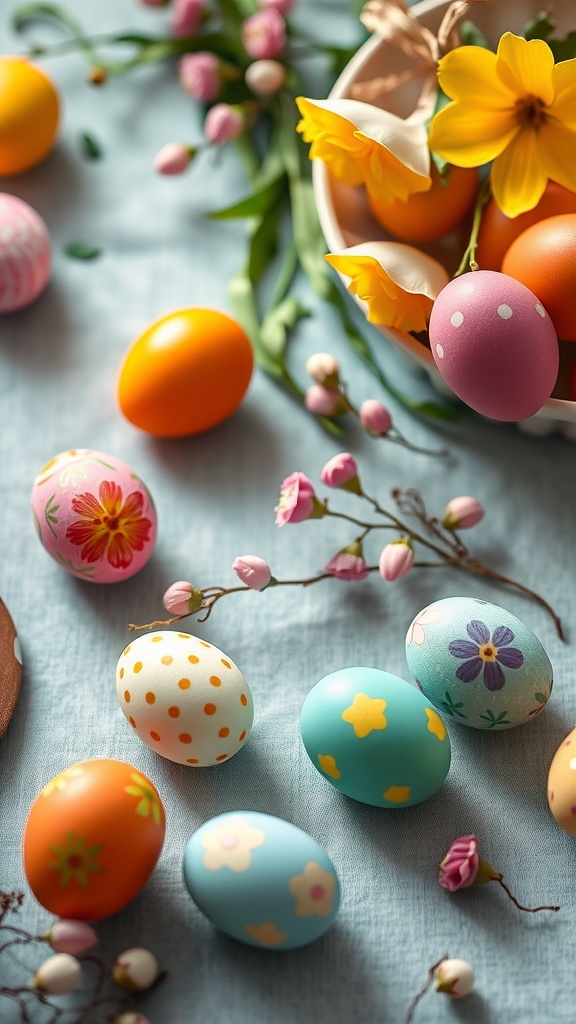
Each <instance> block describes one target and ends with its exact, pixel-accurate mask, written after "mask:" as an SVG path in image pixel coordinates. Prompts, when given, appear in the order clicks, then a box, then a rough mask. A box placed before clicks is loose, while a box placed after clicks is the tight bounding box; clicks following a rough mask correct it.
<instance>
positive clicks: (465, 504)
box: [442, 495, 484, 530]
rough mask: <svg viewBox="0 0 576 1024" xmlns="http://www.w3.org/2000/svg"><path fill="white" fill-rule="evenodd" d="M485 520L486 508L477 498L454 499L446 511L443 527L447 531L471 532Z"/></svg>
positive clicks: (443, 517)
mask: <svg viewBox="0 0 576 1024" xmlns="http://www.w3.org/2000/svg"><path fill="white" fill-rule="evenodd" d="M483 518H484V507H483V506H482V505H481V504H480V502H479V501H477V500H476V498H470V497H469V496H467V495H466V496H463V497H461V498H452V501H449V502H448V504H447V505H446V508H445V510H444V515H443V516H442V526H444V527H445V528H446V529H447V530H469V529H470V527H471V526H476V523H479V522H480V520H481V519H483Z"/></svg>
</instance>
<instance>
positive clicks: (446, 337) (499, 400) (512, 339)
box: [429, 270, 559, 420]
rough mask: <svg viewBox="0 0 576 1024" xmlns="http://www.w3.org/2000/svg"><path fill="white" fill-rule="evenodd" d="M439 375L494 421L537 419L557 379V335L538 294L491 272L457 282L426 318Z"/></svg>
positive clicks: (442, 294) (479, 272) (472, 274)
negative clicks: (427, 318) (536, 414)
mask: <svg viewBox="0 0 576 1024" xmlns="http://www.w3.org/2000/svg"><path fill="white" fill-rule="evenodd" d="M429 335H430V349H431V351H432V355H433V357H434V361H435V363H436V366H437V368H438V370H439V371H440V373H441V375H442V377H443V378H444V380H445V381H446V383H447V384H448V386H449V387H450V388H451V389H452V391H453V392H454V393H455V394H456V395H457V396H458V398H460V399H462V401H463V402H465V403H466V405H469V406H470V408H471V409H474V410H475V411H476V412H479V413H481V414H482V415H483V416H488V417H490V418H491V419H495V420H523V419H528V418H529V417H530V416H533V415H535V413H537V412H538V410H539V409H541V408H542V406H543V405H544V403H545V402H546V401H547V399H548V398H549V397H550V395H551V393H552V390H553V388H554V385H555V383H556V378H557V376H558V363H559V350H558V338H557V336H556V331H555V330H554V326H553V324H552V321H551V319H550V317H549V316H548V313H547V312H546V310H545V309H544V306H543V305H542V303H541V302H540V301H539V299H538V298H537V296H536V295H534V293H533V292H531V291H530V290H529V289H528V288H526V286H525V285H523V284H521V282H520V281H516V280H515V279H514V278H512V277H508V275H507V274H500V273H497V272H496V271H494V270H476V271H471V272H470V273H468V274H462V275H461V276H460V277H456V278H454V279H453V280H452V281H450V283H449V284H447V285H446V287H445V288H443V289H442V291H441V292H440V293H439V295H438V297H437V299H436V301H435V302H434V305H433V307H432V313H431V316H430V326H429Z"/></svg>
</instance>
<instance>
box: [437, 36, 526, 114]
mask: <svg viewBox="0 0 576 1024" xmlns="http://www.w3.org/2000/svg"><path fill="white" fill-rule="evenodd" d="M438 82H439V84H440V87H441V89H442V90H443V92H445V93H446V95H447V96H449V97H450V99H452V100H460V101H461V102H462V103H466V105H467V106H470V107H475V108H476V107H478V108H479V109H481V110H485V109H486V105H489V107H490V108H493V109H498V108H499V107H508V106H510V104H511V103H514V100H515V96H514V93H513V92H511V91H510V89H508V88H507V87H506V86H505V85H504V83H503V82H502V81H501V80H500V78H499V77H498V74H497V71H496V54H495V53H492V51H491V50H485V49H484V47H482V46H458V47H456V49H454V50H450V52H449V53H447V54H446V56H445V57H442V58H441V59H440V61H439V63H438Z"/></svg>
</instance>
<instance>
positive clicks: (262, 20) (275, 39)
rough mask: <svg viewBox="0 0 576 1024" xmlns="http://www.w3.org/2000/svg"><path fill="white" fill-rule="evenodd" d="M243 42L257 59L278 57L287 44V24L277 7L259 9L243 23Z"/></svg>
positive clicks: (246, 48) (250, 53)
mask: <svg viewBox="0 0 576 1024" xmlns="http://www.w3.org/2000/svg"><path fill="white" fill-rule="evenodd" d="M241 35H242V43H243V45H244V49H245V50H246V53H248V54H249V55H250V56H251V57H254V59H255V60H266V59H267V58H269V57H278V56H279V54H281V53H282V50H283V49H284V46H285V45H286V24H285V22H284V18H283V17H282V15H281V14H280V12H279V11H278V10H276V8H275V7H268V8H267V9H266V10H262V11H258V13H257V14H253V15H252V16H251V17H250V18H246V21H245V22H244V23H243V25H242V29H241Z"/></svg>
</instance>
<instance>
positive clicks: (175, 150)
mask: <svg viewBox="0 0 576 1024" xmlns="http://www.w3.org/2000/svg"><path fill="white" fill-rule="evenodd" d="M195 155H196V150H195V149H194V148H193V147H192V146H184V145H183V143H181V142H167V143H166V145H165V146H162V149H159V150H158V152H157V153H156V156H155V157H154V170H155V171H157V172H158V174H183V173H184V171H185V170H186V169H187V167H188V166H189V164H190V161H191V160H193V158H194V156H195Z"/></svg>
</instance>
